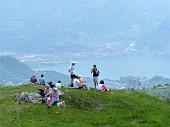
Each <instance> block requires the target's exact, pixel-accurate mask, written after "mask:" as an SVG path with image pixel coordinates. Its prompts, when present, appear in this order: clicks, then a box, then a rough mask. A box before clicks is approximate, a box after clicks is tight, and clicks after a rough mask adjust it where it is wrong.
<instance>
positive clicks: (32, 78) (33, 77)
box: [30, 75, 38, 85]
mask: <svg viewBox="0 0 170 127" xmlns="http://www.w3.org/2000/svg"><path fill="white" fill-rule="evenodd" d="M37 81H38V80H37V78H36V76H35V75H33V76H32V77H31V78H30V82H31V84H32V85H37Z"/></svg>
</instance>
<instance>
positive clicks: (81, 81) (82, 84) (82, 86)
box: [78, 76, 87, 90]
mask: <svg viewBox="0 0 170 127" xmlns="http://www.w3.org/2000/svg"><path fill="white" fill-rule="evenodd" d="M78 79H79V81H80V87H79V88H84V89H86V90H87V86H86V84H85V83H86V81H85V79H84V78H83V77H82V76H78Z"/></svg>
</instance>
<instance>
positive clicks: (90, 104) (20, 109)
mask: <svg viewBox="0 0 170 127" xmlns="http://www.w3.org/2000/svg"><path fill="white" fill-rule="evenodd" d="M39 88H40V86H34V87H33V86H17V87H3V88H0V127H93V126H95V127H170V122H169V121H170V105H168V104H166V103H165V102H162V101H160V100H159V99H157V98H155V97H152V96H147V95H144V94H140V93H124V92H119V91H114V94H107V93H104V92H99V91H94V90H89V91H86V90H73V89H63V91H65V95H64V97H63V98H62V100H65V101H66V104H67V106H66V107H64V108H57V107H56V106H53V107H52V108H51V109H47V107H46V105H45V104H28V103H27V104H17V103H16V102H15V101H14V98H13V95H14V94H16V93H18V92H23V91H28V92H31V91H35V90H38V89H39Z"/></svg>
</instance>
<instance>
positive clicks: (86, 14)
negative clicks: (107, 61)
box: [0, 0, 170, 55]
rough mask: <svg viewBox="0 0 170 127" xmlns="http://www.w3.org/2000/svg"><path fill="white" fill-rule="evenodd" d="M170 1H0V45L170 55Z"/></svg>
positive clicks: (27, 49)
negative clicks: (132, 45)
mask: <svg viewBox="0 0 170 127" xmlns="http://www.w3.org/2000/svg"><path fill="white" fill-rule="evenodd" d="M168 4H170V2H169V1H168V0H157V1H155V0H150V1H149V0H138V1H136V0H131V1H130V2H129V1H127V0H126V1H122V0H119V1H118V0H116V1H112V0H106V1H99V0H94V1H90V0H88V1H87V0H86V1H85V0H83V1H80V0H73V1H72V2H66V1H58V2H56V1H53V0H52V1H48V2H47V1H41V2H40V0H37V1H33V0H30V1H29V2H28V1H20V0H17V1H15V2H13V1H11V0H6V1H1V2H0V7H1V9H0V10H1V11H0V13H1V16H0V18H1V19H3V20H1V21H0V26H1V28H0V41H1V42H2V43H0V49H1V51H10V52H16V53H21V52H22V53H26V54H27V53H28V52H30V51H31V52H33V53H39V54H42V53H48V52H50V53H58V52H66V51H68V52H71V53H75V54H76V53H81V52H85V53H86V52H89V51H92V53H91V54H94V53H98V54H100V55H101V54H103V52H109V53H110V54H124V53H126V54H127V53H128V54H129V53H130V54H131V53H132V54H133V53H136V54H170V44H169V39H170V38H169V28H170V24H169V22H168V21H169V19H170V17H169V12H170V11H169V10H170V7H169V6H168ZM4 12H5V13H4ZM4 42H5V43H4ZM14 42H15V45H13V43H14ZM61 43H62V44H63V45H61ZM132 43H134V44H135V45H134V47H133V48H132V47H131V48H132V50H131V49H129V45H131V44H132ZM98 45H99V46H98ZM72 47H74V48H72ZM75 47H76V48H75ZM82 47H84V48H82ZM6 49H8V50H6ZM134 49H135V50H134ZM95 50H97V51H96V52H95ZM109 53H108V54H109Z"/></svg>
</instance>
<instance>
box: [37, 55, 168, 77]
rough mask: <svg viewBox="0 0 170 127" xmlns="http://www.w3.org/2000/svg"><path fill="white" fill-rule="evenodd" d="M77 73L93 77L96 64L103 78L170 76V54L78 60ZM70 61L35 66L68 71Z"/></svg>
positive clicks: (66, 72) (42, 68)
mask: <svg viewBox="0 0 170 127" xmlns="http://www.w3.org/2000/svg"><path fill="white" fill-rule="evenodd" d="M77 62H78V63H77V65H76V73H77V74H80V75H82V76H88V77H91V73H90V70H91V68H92V65H93V64H96V65H97V66H98V68H99V69H100V71H101V75H100V77H101V78H109V79H119V78H120V76H128V75H137V76H147V77H153V76H155V75H160V76H164V77H169V78H170V55H148V56H114V57H104V58H96V59H89V60H85V61H77ZM69 66H70V63H64V64H58V65H56V66H46V67H39V68H35V69H36V70H53V71H57V72H62V73H64V74H69V73H68V68H69Z"/></svg>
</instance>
